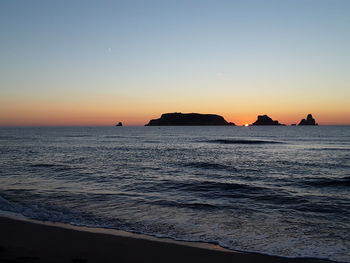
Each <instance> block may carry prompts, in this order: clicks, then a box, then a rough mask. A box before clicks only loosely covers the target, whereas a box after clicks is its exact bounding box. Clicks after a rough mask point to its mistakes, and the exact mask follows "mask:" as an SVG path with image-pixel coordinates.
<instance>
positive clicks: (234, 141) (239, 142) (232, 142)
mask: <svg viewBox="0 0 350 263" xmlns="http://www.w3.org/2000/svg"><path fill="white" fill-rule="evenodd" d="M206 142H208V143H219V144H280V143H282V142H278V141H264V140H235V139H233V140H232V139H219V140H210V141H206Z"/></svg>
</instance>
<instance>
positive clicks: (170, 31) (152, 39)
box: [0, 0, 350, 126]
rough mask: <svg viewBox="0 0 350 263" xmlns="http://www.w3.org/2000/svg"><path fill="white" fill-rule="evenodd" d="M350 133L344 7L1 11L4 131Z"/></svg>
mask: <svg viewBox="0 0 350 263" xmlns="http://www.w3.org/2000/svg"><path fill="white" fill-rule="evenodd" d="M165 112H199V113H216V114H220V115H222V116H223V117H225V119H226V120H228V121H232V122H234V123H236V124H244V123H252V122H254V121H255V120H256V116H257V115H258V114H268V115H269V116H270V117H271V118H273V119H276V120H279V121H280V122H281V123H285V124H291V123H298V122H299V121H300V119H302V118H305V117H306V114H308V113H312V114H313V115H314V117H315V118H316V120H317V121H318V122H319V123H320V124H350V1H348V0H343V1H340V0H274V1H270V0H264V1H262V0H256V1H250V0H242V1H234V0H230V1H223V0H197V1H194V0H176V1H175V0H158V1H154V0H139V1H134V0H125V1H117V0H115V1H97V0H96V1H86V0H84V1H83V0H81V1H78V0H70V1H61V0H60V1H50V0H47V1H44V0H38V1H35V0H27V1H24V0H21V1H20V0H0V126H8V125H10V126H11V125H114V124H115V123H117V122H119V121H122V122H123V123H124V124H125V125H144V124H145V123H147V122H148V121H149V120H150V119H152V118H158V117H159V116H160V114H161V113H165Z"/></svg>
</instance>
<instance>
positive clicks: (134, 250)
mask: <svg viewBox="0 0 350 263" xmlns="http://www.w3.org/2000/svg"><path fill="white" fill-rule="evenodd" d="M0 262H18V263H19V262H22V263H23V262H25V263H32V262H33V263H35V262H75V263H83V262H104V263H106V262H170V263H172V262H181V263H183V262H201V263H205V262H242V263H243V262H244V263H248V262H249V263H253V262H254V263H258V262H268V263H274V262H281V263H287V262H291V263H302V262H305V263H306V262H308V263H321V262H331V261H325V260H317V259H309V258H295V259H291V258H283V257H274V256H268V255H262V254H255V253H240V252H234V251H230V250H226V249H223V248H220V247H218V246H215V245H211V244H205V243H192V242H176V241H172V240H170V239H160V238H152V237H147V236H143V235H136V234H131V233H127V232H122V231H113V230H106V229H93V228H91V229H90V228H86V227H75V226H70V225H63V224H55V223H40V222H35V221H24V220H19V219H15V218H7V217H0Z"/></svg>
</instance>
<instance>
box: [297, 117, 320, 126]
mask: <svg viewBox="0 0 350 263" xmlns="http://www.w3.org/2000/svg"><path fill="white" fill-rule="evenodd" d="M299 125H314V126H315V125H318V124H317V123H316V121H315V119H314V118H313V117H312V114H308V115H307V117H306V119H302V120H301V121H300V122H299Z"/></svg>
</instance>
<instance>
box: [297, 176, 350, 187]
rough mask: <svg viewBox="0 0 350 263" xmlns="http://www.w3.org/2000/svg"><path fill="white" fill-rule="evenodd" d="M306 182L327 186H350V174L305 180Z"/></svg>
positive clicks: (311, 184) (312, 184)
mask: <svg viewBox="0 0 350 263" xmlns="http://www.w3.org/2000/svg"><path fill="white" fill-rule="evenodd" d="M304 184H307V185H310V186H318V187H327V186H330V187H332V186H346V187H348V186H350V176H346V177H342V178H336V179H333V178H317V179H316V180H312V181H308V182H305V183H304Z"/></svg>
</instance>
